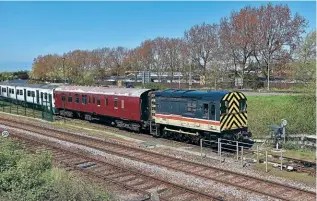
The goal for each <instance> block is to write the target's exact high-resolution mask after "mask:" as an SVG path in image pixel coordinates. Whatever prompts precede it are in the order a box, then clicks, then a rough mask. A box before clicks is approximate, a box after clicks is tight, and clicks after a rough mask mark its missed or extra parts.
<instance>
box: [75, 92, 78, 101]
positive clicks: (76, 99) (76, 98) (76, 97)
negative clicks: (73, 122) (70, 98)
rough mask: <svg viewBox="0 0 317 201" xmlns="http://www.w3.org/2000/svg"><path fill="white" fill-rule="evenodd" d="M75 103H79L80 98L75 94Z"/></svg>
mask: <svg viewBox="0 0 317 201" xmlns="http://www.w3.org/2000/svg"><path fill="white" fill-rule="evenodd" d="M75 103H79V97H78V94H75Z"/></svg>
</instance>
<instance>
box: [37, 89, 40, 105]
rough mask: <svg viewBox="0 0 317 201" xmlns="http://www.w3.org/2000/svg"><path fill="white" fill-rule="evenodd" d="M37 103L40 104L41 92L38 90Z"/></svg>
mask: <svg viewBox="0 0 317 201" xmlns="http://www.w3.org/2000/svg"><path fill="white" fill-rule="evenodd" d="M36 103H37V104H40V92H39V90H36Z"/></svg>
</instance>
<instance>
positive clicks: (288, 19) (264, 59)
mask: <svg viewBox="0 0 317 201" xmlns="http://www.w3.org/2000/svg"><path fill="white" fill-rule="evenodd" d="M258 20H259V24H258V26H259V28H258V30H257V31H258V37H259V38H258V40H257V41H258V48H257V50H256V51H255V54H254V56H255V58H256V60H257V61H258V63H259V65H262V63H264V69H263V70H262V72H263V73H264V74H265V75H266V76H267V72H268V68H269V65H270V63H273V62H276V61H277V62H278V61H279V60H281V59H284V58H285V54H286V53H285V51H286V50H287V49H289V50H290V52H289V54H291V53H292V51H293V50H294V48H295V47H296V44H297V43H298V41H299V40H300V37H301V34H302V33H304V32H305V30H304V29H305V27H306V26H307V22H306V20H305V19H304V18H303V17H301V16H300V15H299V14H298V13H296V14H295V16H294V17H293V18H292V15H291V11H290V9H289V7H288V6H287V5H282V4H281V5H275V6H273V5H272V4H268V5H262V6H261V7H260V8H259V10H258Z"/></svg>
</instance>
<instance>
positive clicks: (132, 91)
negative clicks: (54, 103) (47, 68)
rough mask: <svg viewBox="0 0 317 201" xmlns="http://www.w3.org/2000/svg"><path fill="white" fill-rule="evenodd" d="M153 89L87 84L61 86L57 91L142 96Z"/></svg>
mask: <svg viewBox="0 0 317 201" xmlns="http://www.w3.org/2000/svg"><path fill="white" fill-rule="evenodd" d="M150 90H151V89H137V88H108V87H87V86H61V87H58V88H56V89H55V91H56V92H73V93H88V94H102V95H113V96H115V95H117V96H130V97H140V96H141V95H142V94H143V93H145V92H148V91H150Z"/></svg>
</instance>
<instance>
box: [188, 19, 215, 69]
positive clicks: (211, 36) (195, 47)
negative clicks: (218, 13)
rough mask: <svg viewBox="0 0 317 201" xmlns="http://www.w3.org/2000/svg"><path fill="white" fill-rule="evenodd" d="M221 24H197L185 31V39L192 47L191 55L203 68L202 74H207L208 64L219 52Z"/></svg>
mask: <svg viewBox="0 0 317 201" xmlns="http://www.w3.org/2000/svg"><path fill="white" fill-rule="evenodd" d="M218 31H219V26H218V25H216V24H212V25H210V24H205V23H203V24H201V25H195V26H193V27H192V28H191V29H190V30H188V31H185V34H184V35H185V40H186V42H187V44H188V45H189V48H190V55H191V57H192V59H193V61H195V62H196V63H197V65H198V66H199V67H200V68H201V69H202V74H203V75H205V74H206V68H207V64H208V63H210V62H211V61H212V60H213V59H214V58H215V57H216V56H217V54H218V49H219V38H218Z"/></svg>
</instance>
